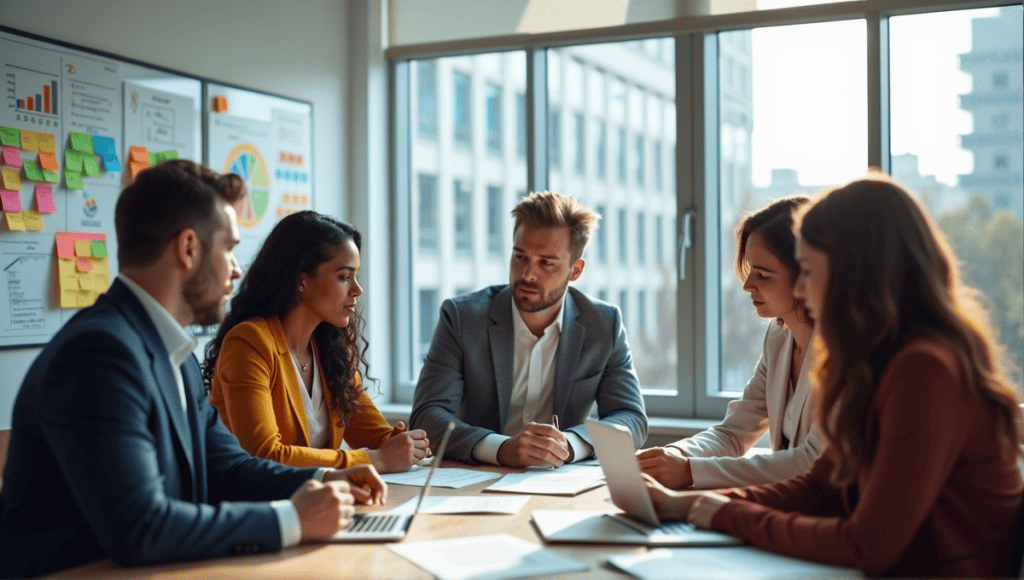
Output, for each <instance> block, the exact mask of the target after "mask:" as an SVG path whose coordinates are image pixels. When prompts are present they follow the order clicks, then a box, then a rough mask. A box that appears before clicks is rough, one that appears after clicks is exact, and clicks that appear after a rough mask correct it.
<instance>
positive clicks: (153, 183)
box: [114, 159, 245, 267]
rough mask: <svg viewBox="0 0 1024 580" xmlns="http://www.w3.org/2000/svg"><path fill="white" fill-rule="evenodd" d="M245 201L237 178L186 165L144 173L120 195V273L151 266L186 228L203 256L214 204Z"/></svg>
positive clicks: (174, 162)
mask: <svg viewBox="0 0 1024 580" xmlns="http://www.w3.org/2000/svg"><path fill="white" fill-rule="evenodd" d="M244 195H245V183H244V182H243V181H242V178H241V177H239V176H237V175H235V174H233V173H228V174H225V175H221V174H219V173H217V172H215V171H213V170H212V169H210V168H208V167H205V166H203V165H200V164H198V163H196V162H194V161H189V160H187V159H174V160H171V161H164V162H163V163H160V164H159V165H154V166H153V167H150V168H148V169H145V170H143V171H142V172H141V173H139V175H138V176H137V177H136V178H135V181H133V182H132V183H131V184H130V185H128V187H126V188H124V191H122V192H121V196H120V197H119V198H118V199H117V207H116V209H115V210H114V226H115V228H116V230H117V260H118V262H119V263H120V265H121V266H122V267H123V266H141V265H145V264H149V263H151V262H153V261H154V260H156V259H157V258H158V257H159V256H160V253H161V252H162V251H163V250H164V248H165V247H166V246H167V243H168V242H170V241H171V239H173V238H174V236H176V235H178V233H179V232H181V230H183V229H185V228H192V229H193V230H195V231H196V235H198V236H199V240H200V242H202V244H203V251H204V252H205V251H206V250H208V249H209V247H210V243H211V240H212V238H213V232H214V231H215V230H216V229H217V226H218V225H219V220H218V219H217V213H216V212H217V209H218V207H219V206H218V204H219V203H220V202H223V203H227V204H229V205H231V204H235V203H237V202H238V201H239V200H240V199H242V197H243V196H244Z"/></svg>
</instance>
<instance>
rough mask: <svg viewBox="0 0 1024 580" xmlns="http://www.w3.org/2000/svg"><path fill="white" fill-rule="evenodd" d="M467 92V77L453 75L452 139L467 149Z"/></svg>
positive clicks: (469, 126) (469, 116) (469, 117)
mask: <svg viewBox="0 0 1024 580" xmlns="http://www.w3.org/2000/svg"><path fill="white" fill-rule="evenodd" d="M469 91H470V85H469V75H467V74H463V73H459V72H457V73H454V74H453V75H452V92H453V94H454V97H455V99H454V101H455V123H454V125H455V126H454V138H455V142H456V143H458V144H460V145H465V146H466V147H469V145H470V140H471V139H472V127H471V123H472V121H471V119H472V115H471V113H472V111H470V98H469Z"/></svg>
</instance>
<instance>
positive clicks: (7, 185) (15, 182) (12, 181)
mask: <svg viewBox="0 0 1024 580" xmlns="http://www.w3.org/2000/svg"><path fill="white" fill-rule="evenodd" d="M3 177H4V179H3V181H4V189H6V190H9V191H20V190H21V172H20V171H18V170H17V169H6V168H5V169H4V170H3Z"/></svg>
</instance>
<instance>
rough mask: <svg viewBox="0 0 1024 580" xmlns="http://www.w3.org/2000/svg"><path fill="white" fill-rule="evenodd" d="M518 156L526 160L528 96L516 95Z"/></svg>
mask: <svg viewBox="0 0 1024 580" xmlns="http://www.w3.org/2000/svg"><path fill="white" fill-rule="evenodd" d="M515 113H516V156H517V157H519V158H520V159H525V158H526V95H524V94H523V93H516V111H515Z"/></svg>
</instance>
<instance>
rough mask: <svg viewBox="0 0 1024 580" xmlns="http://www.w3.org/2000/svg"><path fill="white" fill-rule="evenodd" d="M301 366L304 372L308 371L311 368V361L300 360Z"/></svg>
mask: <svg viewBox="0 0 1024 580" xmlns="http://www.w3.org/2000/svg"><path fill="white" fill-rule="evenodd" d="M299 367H300V368H301V369H302V372H306V371H308V370H309V363H304V362H300V363H299Z"/></svg>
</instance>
